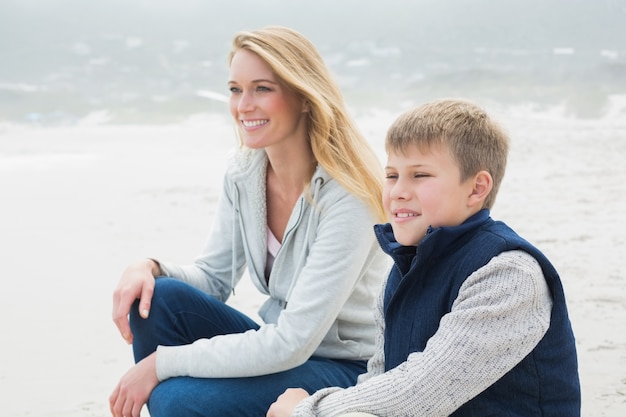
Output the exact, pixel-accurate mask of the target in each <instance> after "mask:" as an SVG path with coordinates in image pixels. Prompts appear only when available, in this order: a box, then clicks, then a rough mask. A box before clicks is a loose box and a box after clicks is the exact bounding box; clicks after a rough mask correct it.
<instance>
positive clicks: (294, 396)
mask: <svg viewBox="0 0 626 417" xmlns="http://www.w3.org/2000/svg"><path fill="white" fill-rule="evenodd" d="M308 396H309V393H308V392H306V391H305V390H303V389H302V388H289V389H288V390H287V391H285V392H284V393H282V394H281V395H280V396H279V397H278V399H276V402H274V403H273V404H272V405H271V406H270V409H269V410H267V417H291V414H292V413H293V410H294V409H295V408H296V405H298V403H299V402H300V401H302V400H304V399H305V398H306V397H308Z"/></svg>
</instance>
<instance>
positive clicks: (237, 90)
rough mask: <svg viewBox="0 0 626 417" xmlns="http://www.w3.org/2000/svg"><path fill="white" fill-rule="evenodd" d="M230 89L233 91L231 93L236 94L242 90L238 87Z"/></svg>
mask: <svg viewBox="0 0 626 417" xmlns="http://www.w3.org/2000/svg"><path fill="white" fill-rule="evenodd" d="M228 90H229V91H230V92H231V94H236V93H239V92H240V91H241V90H240V89H239V88H237V87H230V88H229V89H228Z"/></svg>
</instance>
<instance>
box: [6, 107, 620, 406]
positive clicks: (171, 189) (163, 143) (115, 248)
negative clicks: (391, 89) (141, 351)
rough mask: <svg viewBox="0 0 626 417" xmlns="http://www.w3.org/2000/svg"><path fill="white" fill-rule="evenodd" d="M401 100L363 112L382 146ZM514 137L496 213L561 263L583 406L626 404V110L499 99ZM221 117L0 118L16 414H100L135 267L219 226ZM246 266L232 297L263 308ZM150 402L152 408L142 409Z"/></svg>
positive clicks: (124, 351)
mask: <svg viewBox="0 0 626 417" xmlns="http://www.w3.org/2000/svg"><path fill="white" fill-rule="evenodd" d="M395 116H396V115H395V114H393V115H388V114H377V115H374V116H371V115H370V116H367V117H362V118H360V119H359V124H360V126H362V128H363V130H364V133H365V134H366V135H367V137H368V138H369V139H370V140H371V141H372V144H373V145H374V146H375V147H376V149H377V151H379V152H380V155H381V158H382V157H383V149H382V141H383V138H384V134H385V131H386V128H387V126H388V124H389V122H390V121H391V120H392V119H393V118H394V117H395ZM500 119H501V120H502V122H503V123H504V124H505V126H506V127H507V128H508V130H509V131H510V133H511V135H512V138H513V143H512V150H511V156H510V161H509V169H508V171H507V174H506V177H505V180H504V183H503V185H502V189H501V192H500V195H499V198H498V201H497V203H496V207H495V209H494V211H493V213H492V214H493V217H494V218H496V219H502V220H504V221H506V222H507V223H509V224H510V225H511V226H513V227H514V228H516V229H517V230H518V232H520V233H521V234H522V235H523V236H525V237H526V238H528V239H529V240H530V241H531V242H533V243H535V244H536V245H537V246H538V247H539V248H540V249H542V250H543V251H544V253H545V254H546V255H547V256H548V257H549V258H550V259H551V260H552V261H553V263H554V264H555V266H556V267H557V269H558V270H559V272H560V274H561V277H562V280H563V283H564V286H565V292H566V296H567V298H568V302H569V309H570V315H571V320H572V323H573V327H574V331H575V334H576V338H577V344H578V352H579V361H580V375H581V383H582V389H583V416H596V417H623V416H624V415H626V373H625V370H626V333H625V332H624V323H626V286H625V280H626V265H625V264H624V262H623V260H624V254H625V253H626V222H624V220H623V215H624V213H625V212H626V192H625V191H626V188H625V185H624V184H625V183H626V120H625V119H624V118H623V117H622V118H621V119H620V118H619V117H614V118H606V119H601V120H599V119H593V120H575V119H568V118H566V117H563V116H559V115H556V116H554V115H550V116H544V117H542V116H541V115H540V114H533V115H529V114H526V113H525V112H523V111H520V112H518V113H513V114H512V113H507V114H502V117H500ZM235 145H236V140H235V136H234V132H233V129H232V127H231V125H230V122H229V121H228V120H226V119H225V118H222V117H218V116H215V117H212V118H200V119H192V120H190V121H188V122H186V123H181V124H177V125H168V126H100V125H95V126H90V125H77V126H73V127H55V128H24V127H18V126H13V125H2V126H0V190H1V192H2V197H1V201H2V203H1V204H0V213H1V215H0V253H1V260H2V262H1V263H0V264H1V265H2V270H3V290H2V291H1V292H0V320H2V328H3V329H4V331H3V332H2V333H1V334H0V346H2V356H3V360H2V362H1V365H0V392H2V400H1V403H2V412H1V414H2V415H3V416H7V417H22V416H38V417H40V416H46V417H61V416H63V417H72V416H76V417H78V416H82V417H92V416H93V417H104V416H108V415H109V412H108V403H107V399H108V396H109V394H110V392H111V391H112V389H113V388H114V386H115V384H116V383H117V381H118V379H119V377H120V376H121V375H122V374H123V373H124V372H125V371H126V370H127V369H128V368H129V367H130V366H131V365H132V355H131V349H130V347H129V346H127V345H126V344H125V342H124V341H123V340H122V339H121V337H120V336H119V335H118V333H117V330H116V328H115V327H114V325H113V323H112V321H111V317H110V316H111V312H110V309H111V295H112V291H113V288H114V287H115V285H116V283H117V281H118V279H119V276H120V274H121V273H122V271H123V269H124V268H125V266H126V265H127V264H128V263H129V262H131V261H134V260H136V259H139V258H142V257H148V256H150V257H155V258H160V259H167V260H172V261H176V262H180V263H185V262H189V261H191V259H192V258H193V257H194V256H195V255H196V254H197V253H198V251H199V250H200V249H201V246H202V244H203V241H204V238H205V235H206V233H207V231H208V229H209V227H210V224H211V220H212V216H213V210H214V205H215V201H216V199H217V197H218V193H219V191H220V186H221V177H222V172H223V170H224V164H225V155H226V154H227V153H228V151H229V150H230V149H231V148H232V147H233V146H235ZM248 284H249V283H248V282H247V281H246V280H244V281H243V282H242V284H240V287H239V288H238V289H237V295H236V296H235V297H234V298H232V299H231V301H230V303H231V304H232V305H235V306H237V307H239V308H241V309H243V310H245V311H246V312H249V313H250V314H251V315H253V316H254V315H255V311H256V308H257V307H258V306H259V304H260V302H261V298H260V296H259V295H257V294H256V293H255V292H254V290H253V289H252V288H251V285H248ZM142 415H144V416H147V415H148V413H147V411H145V410H144V412H143V414H142Z"/></svg>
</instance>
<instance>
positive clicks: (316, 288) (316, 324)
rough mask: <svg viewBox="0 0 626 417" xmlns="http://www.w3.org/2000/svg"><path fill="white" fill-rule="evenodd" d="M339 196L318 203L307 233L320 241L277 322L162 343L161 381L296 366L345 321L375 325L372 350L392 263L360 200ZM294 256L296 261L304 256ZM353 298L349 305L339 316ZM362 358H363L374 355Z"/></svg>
mask: <svg viewBox="0 0 626 417" xmlns="http://www.w3.org/2000/svg"><path fill="white" fill-rule="evenodd" d="M341 195H342V197H341V198H338V199H333V201H332V204H325V202H323V201H322V202H320V204H319V206H320V209H321V214H320V216H321V217H320V220H319V222H318V223H317V228H316V230H312V231H310V233H314V234H315V237H314V239H313V240H312V245H311V247H310V250H309V254H308V256H307V257H306V262H305V263H304V266H303V268H302V269H301V271H300V273H299V274H298V276H297V277H293V279H297V283H296V285H295V286H294V287H293V291H292V292H291V296H290V298H289V300H288V301H289V302H288V304H287V306H286V308H285V309H284V310H283V311H282V312H281V313H280V315H279V316H278V319H277V321H276V323H267V324H264V325H262V326H261V328H260V329H258V330H252V331H248V332H245V333H241V334H230V335H223V336H216V337H213V338H211V339H201V340H198V341H196V342H194V343H193V344H189V345H184V346H172V347H166V346H159V348H158V350H157V371H158V377H159V379H160V380H163V379H166V378H169V377H173V376H194V377H216V378H218V377H250V376H257V375H265V374H270V373H275V372H281V371H284V370H287V369H291V368H293V367H296V366H298V365H301V364H303V363H304V362H305V361H306V360H307V359H308V358H309V357H310V356H311V355H312V354H313V353H314V352H315V351H316V349H317V348H318V347H319V345H320V343H321V342H322V340H323V339H324V338H325V336H326V335H327V333H329V332H338V334H341V331H342V329H341V323H342V321H343V320H345V321H348V322H352V323H354V322H357V323H359V322H362V323H363V324H364V326H363V327H368V328H370V330H371V332H370V331H368V333H367V338H368V339H369V340H370V347H371V339H372V337H373V328H372V322H373V318H372V316H373V312H372V300H373V298H372V295H373V294H374V293H375V291H376V289H377V288H378V286H379V284H380V281H381V280H382V279H383V277H384V273H385V271H386V268H387V262H386V260H387V258H386V256H385V255H384V254H383V253H382V250H380V248H379V247H378V244H377V243H376V239H375V236H374V233H373V230H372V225H373V221H374V220H373V216H372V214H371V213H370V211H369V210H368V209H367V208H366V207H365V205H364V204H362V203H361V202H360V201H359V200H358V199H356V197H354V196H351V195H349V194H347V193H345V192H342V193H341ZM289 256H291V257H293V258H294V259H297V258H299V256H300V253H292V254H289ZM292 262H295V261H293V260H292ZM276 267H277V265H276V264H274V268H276ZM289 279H292V277H290V278H289ZM363 279H369V280H372V283H370V284H369V287H368V289H366V290H364V291H361V293H359V291H355V287H357V284H358V283H359V281H360V280H363ZM374 279H376V281H375V282H373V280H374ZM274 284H275V283H274ZM271 285H273V281H270V286H271ZM355 292H356V293H358V294H356V295H355V294H354V293H355ZM351 295H352V297H351ZM359 297H360V298H359ZM349 298H350V302H351V303H352V306H351V308H350V309H345V310H344V311H342V308H343V307H344V305H345V304H346V301H347V300H348V299H349ZM350 337H351V335H347V336H346V340H345V341H344V343H345V350H348V349H350V348H351V347H354V343H353V342H352V341H351V340H349V338H350ZM356 345H357V346H360V344H356ZM358 353H359V352H357V354H358ZM360 353H362V354H363V356H364V358H363V359H364V360H365V359H367V358H369V355H371V352H369V354H367V356H366V353H367V352H360Z"/></svg>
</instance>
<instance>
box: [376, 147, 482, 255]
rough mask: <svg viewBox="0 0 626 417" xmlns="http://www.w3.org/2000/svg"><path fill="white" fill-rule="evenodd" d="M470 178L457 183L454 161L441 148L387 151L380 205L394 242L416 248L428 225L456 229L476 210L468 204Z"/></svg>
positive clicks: (471, 185) (470, 188) (444, 149)
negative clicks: (389, 224) (453, 227)
mask: <svg viewBox="0 0 626 417" xmlns="http://www.w3.org/2000/svg"><path fill="white" fill-rule="evenodd" d="M473 188H474V178H469V179H468V180H466V181H463V182H461V174H460V170H459V167H458V164H457V163H456V161H455V160H454V159H453V158H452V155H451V154H450V152H448V150H447V148H444V147H434V148H430V149H428V148H427V149H421V148H418V147H417V146H414V145H410V146H408V147H407V148H406V149H404V150H403V151H390V152H389V155H388V158H387V166H386V167H385V184H384V188H383V205H384V207H385V210H386V211H387V215H388V217H389V221H390V222H391V226H392V228H393V232H394V235H395V238H396V240H397V241H398V243H400V244H402V245H404V246H417V245H418V244H419V243H420V242H421V240H422V239H423V238H424V236H425V235H426V231H427V230H428V227H429V226H433V227H440V226H456V225H459V224H461V223H463V222H464V221H465V220H466V219H467V218H468V217H470V216H471V215H472V214H474V213H475V212H476V211H477V210H476V209H475V207H473V206H472V205H471V203H470V196H471V195H472V193H473Z"/></svg>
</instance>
